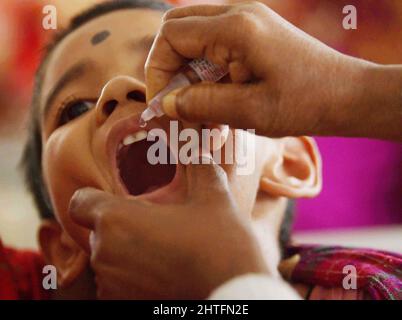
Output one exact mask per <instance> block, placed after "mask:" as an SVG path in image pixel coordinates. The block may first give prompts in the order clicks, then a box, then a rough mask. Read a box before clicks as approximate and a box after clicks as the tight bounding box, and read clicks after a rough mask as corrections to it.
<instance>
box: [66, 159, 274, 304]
mask: <svg viewBox="0 0 402 320" xmlns="http://www.w3.org/2000/svg"><path fill="white" fill-rule="evenodd" d="M187 170H188V177H189V180H188V187H189V188H188V193H189V194H188V197H187V199H186V201H185V202H184V203H180V204H169V205H160V204H155V203H149V202H145V201H141V200H136V199H129V198H127V199H122V198H121V197H118V196H114V195H111V194H107V193H105V192H102V191H99V190H95V189H91V188H85V189H81V190H78V191H77V192H76V193H75V194H74V196H73V197H72V199H71V202H70V214H71V216H72V218H73V220H74V221H75V222H76V223H78V224H80V225H82V226H84V227H86V228H89V229H91V230H92V232H91V241H90V247H91V266H92V269H93V271H94V273H95V275H96V284H97V294H98V297H99V298H107V299H119V298H120V299H203V298H206V297H207V296H208V295H209V294H210V293H211V291H212V290H213V289H215V288H216V287H218V286H219V285H221V284H223V283H224V282H225V281H227V280H229V279H231V278H233V277H235V276H238V275H242V274H246V273H265V274H269V270H268V268H267V266H266V265H265V263H264V260H263V258H262V255H261V252H260V249H259V247H258V244H257V242H256V240H255V239H254V237H253V235H252V233H251V230H250V229H249V225H248V223H247V222H246V220H245V219H244V218H243V217H242V216H241V214H240V213H239V212H238V209H237V206H236V203H235V201H234V199H233V197H232V194H231V191H230V190H229V186H228V182H227V176H226V173H225V172H224V170H223V169H222V168H221V167H220V166H218V165H217V164H213V163H211V164H199V165H189V166H187ZM200 190H202V192H199V191H200Z"/></svg>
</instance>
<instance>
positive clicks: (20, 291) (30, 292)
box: [0, 240, 49, 300]
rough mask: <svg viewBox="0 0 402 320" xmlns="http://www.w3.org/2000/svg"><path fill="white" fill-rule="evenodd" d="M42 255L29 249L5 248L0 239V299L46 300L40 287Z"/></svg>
mask: <svg viewBox="0 0 402 320" xmlns="http://www.w3.org/2000/svg"><path fill="white" fill-rule="evenodd" d="M43 266H44V261H43V258H42V256H41V255H40V254H39V253H37V252H33V251H29V250H15V249H10V248H5V247H4V246H3V244H2V242H1V240H0V300H20V299H21V300H46V299H49V293H48V292H47V291H45V290H44V289H43V287H42V269H43Z"/></svg>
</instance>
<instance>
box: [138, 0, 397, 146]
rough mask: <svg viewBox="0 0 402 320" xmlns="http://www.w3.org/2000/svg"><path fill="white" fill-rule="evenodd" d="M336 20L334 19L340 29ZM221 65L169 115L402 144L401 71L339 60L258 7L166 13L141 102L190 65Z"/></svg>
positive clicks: (179, 97)
mask: <svg viewBox="0 0 402 320" xmlns="http://www.w3.org/2000/svg"><path fill="white" fill-rule="evenodd" d="M340 23H341V22H340ZM201 57H205V58H207V59H209V60H210V61H212V62H214V63H216V64H219V65H221V66H225V67H227V68H228V71H229V76H230V79H229V80H230V83H201V84H196V85H191V86H188V87H186V88H183V89H177V90H175V91H174V92H172V93H171V94H169V95H167V96H166V97H165V98H164V99H163V108H164V110H165V112H166V113H167V114H168V115H169V116H171V117H173V118H181V119H183V120H187V121H191V122H200V123H219V124H229V125H231V126H232V127H235V128H243V129H246V128H253V129H256V133H257V134H261V135H265V136H271V137H279V136H292V135H293V136H298V135H339V136H365V137H375V138H385V139H402V129H401V128H402V117H401V116H400V112H401V110H402V98H401V92H402V68H401V67H400V66H388V67H386V66H380V65H377V64H374V63H369V62H367V61H364V60H360V59H355V58H352V57H349V56H346V55H343V54H341V53H339V52H337V51H335V50H333V49H331V48H329V47H328V46H326V45H324V44H323V43H321V42H319V41H318V40H316V39H314V38H312V37H311V36H309V35H307V34H306V33H304V32H303V31H301V30H299V29H297V28H296V27H295V26H293V25H291V24H290V23H289V22H287V21H286V20H284V19H283V18H281V17H280V16H279V15H277V14H276V13H275V12H273V11H272V10H270V9H269V8H268V7H267V6H265V5H263V4H261V3H258V2H249V3H243V4H238V5H215V6H214V5H199V6H190V7H182V8H176V9H172V10H170V11H168V12H167V13H166V14H165V16H164V22H163V25H162V27H161V29H160V32H159V34H158V36H157V38H156V40H155V42H154V45H153V48H152V50H151V52H150V54H149V56H148V60H147V63H146V68H145V71H146V82H147V99H148V100H149V99H151V98H152V97H153V96H154V95H155V94H156V93H157V92H158V91H160V90H161V89H162V88H163V87H165V86H166V84H167V83H168V81H169V79H170V78H171V77H172V76H173V75H174V74H176V73H177V72H178V70H179V69H180V68H181V67H182V66H183V65H184V64H186V63H187V62H188V61H189V59H194V58H201Z"/></svg>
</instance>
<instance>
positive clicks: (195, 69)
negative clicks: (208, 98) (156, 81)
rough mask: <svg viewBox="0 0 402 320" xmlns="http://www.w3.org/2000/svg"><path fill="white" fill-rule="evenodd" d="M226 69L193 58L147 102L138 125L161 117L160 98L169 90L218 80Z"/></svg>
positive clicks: (204, 60) (225, 72)
mask: <svg viewBox="0 0 402 320" xmlns="http://www.w3.org/2000/svg"><path fill="white" fill-rule="evenodd" d="M227 73H228V72H227V70H225V69H224V68H222V67H221V66H218V65H216V64H214V63H212V62H210V61H208V60H207V59H195V60H192V61H191V62H190V63H188V64H187V65H186V66H184V67H183V68H182V69H181V70H180V72H179V73H178V74H177V75H175V76H174V77H173V78H172V79H171V80H170V81H169V83H168V85H167V86H166V87H165V88H164V89H162V90H161V91H160V92H159V93H158V94H157V95H156V96H155V97H154V98H152V100H151V101H150V102H149V105H148V107H147V108H146V109H145V111H144V112H143V113H142V114H141V118H140V126H141V127H145V126H146V123H147V121H149V120H151V119H153V118H154V117H161V116H163V115H164V112H163V110H162V99H163V97H164V96H166V95H167V94H168V93H169V92H171V91H173V90H175V89H177V88H182V87H186V86H189V85H191V84H195V83H198V82H201V81H208V82H218V81H219V80H221V79H222V78H223V77H224V76H225V75H226V74H227Z"/></svg>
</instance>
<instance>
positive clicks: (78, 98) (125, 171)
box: [41, 9, 318, 250]
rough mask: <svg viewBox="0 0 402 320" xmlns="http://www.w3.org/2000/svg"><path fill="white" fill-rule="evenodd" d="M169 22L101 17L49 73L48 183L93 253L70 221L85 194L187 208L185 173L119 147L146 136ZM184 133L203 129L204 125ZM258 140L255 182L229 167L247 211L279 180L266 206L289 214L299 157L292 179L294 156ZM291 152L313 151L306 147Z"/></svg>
mask: <svg viewBox="0 0 402 320" xmlns="http://www.w3.org/2000/svg"><path fill="white" fill-rule="evenodd" d="M161 18H162V13H161V12H158V11H154V10H147V9H130V10H120V11H115V12H112V13H109V14H106V15H104V16H101V17H98V18H96V19H94V20H92V21H90V22H89V23H87V24H85V25H84V26H82V27H80V28H78V29H77V30H75V31H74V32H72V33H71V34H69V35H68V36H67V37H66V38H65V39H63V40H62V42H61V43H60V44H59V45H58V46H57V48H56V49H55V51H54V52H53V54H52V56H51V57H50V60H49V63H48V65H47V66H46V71H45V76H44V80H43V90H42V94H41V116H42V142H43V146H44V147H43V157H42V159H43V163H42V165H43V172H44V179H45V183H46V185H47V188H48V190H49V193H50V197H51V200H52V204H53V208H54V210H55V214H56V217H57V220H58V222H59V223H60V224H61V226H62V228H63V229H64V230H65V231H66V232H67V234H68V236H69V237H71V238H72V239H74V240H75V242H77V243H78V244H79V245H80V246H81V247H82V248H84V249H85V250H88V234H89V231H88V230H86V229H84V228H81V227H79V226H78V225H76V224H75V223H74V222H72V220H71V218H70V216H69V214H68V205H69V201H70V198H71V196H72V195H73V193H74V192H75V191H76V190H77V189H79V188H82V187H87V186H90V187H95V188H98V189H102V190H105V191H107V192H111V193H114V194H118V195H122V196H136V197H141V198H144V199H149V200H151V201H157V202H166V201H180V200H181V199H183V198H184V197H185V195H186V187H187V185H186V181H187V179H186V170H185V167H184V166H182V165H180V164H179V165H177V166H175V165H160V166H151V165H150V164H149V163H148V162H147V161H146V152H147V147H148V146H149V145H150V144H152V142H146V141H145V140H143V141H140V142H136V143H133V144H132V145H130V146H129V147H125V148H123V149H120V147H119V146H121V143H122V141H123V139H124V138H125V137H126V136H127V135H128V134H132V133H135V132H138V131H139V130H140V128H139V126H138V118H139V116H140V114H141V112H142V111H143V110H144V109H145V107H146V104H145V98H144V97H145V83H144V64H145V60H146V58H147V55H148V52H149V50H150V47H151V44H152V41H153V38H154V36H155V35H156V33H157V32H158V28H159V27H160V24H161ZM63 108H64V109H63ZM181 125H182V126H184V127H189V126H191V127H193V128H196V129H200V126H199V125H190V124H187V123H181ZM155 127H157V128H162V129H165V131H166V132H169V130H168V128H169V119H168V118H166V117H162V118H158V119H156V120H154V121H151V122H150V123H149V124H148V126H147V129H150V128H155ZM256 140H257V141H256V143H257V145H256V149H257V150H258V153H257V154H256V159H255V163H256V166H255V173H254V174H251V175H247V176H238V175H237V174H236V170H235V165H223V168H224V169H225V170H226V172H227V173H228V176H229V181H230V184H231V187H232V190H233V192H234V194H235V196H236V197H237V199H238V202H239V205H240V206H241V208H242V209H243V210H244V212H245V214H247V215H250V216H251V213H252V211H253V208H254V204H255V202H256V201H255V197H256V193H257V190H258V189H259V185H260V180H261V177H264V176H267V177H268V179H278V181H276V182H275V183H273V184H269V183H266V184H265V185H264V186H265V189H267V190H269V192H268V191H267V194H269V195H268V196H267V197H266V198H265V201H269V203H270V204H269V206H271V207H272V208H273V207H275V205H276V204H275V202H274V201H272V199H278V201H279V202H280V203H281V208H282V209H283V203H284V199H285V198H284V197H286V196H288V194H286V193H283V191H281V192H282V193H280V192H279V191H278V192H279V193H278V194H276V193H275V192H276V190H277V189H276V187H277V185H278V183H279V179H282V178H283V176H285V175H288V174H289V172H290V173H292V174H295V173H294V172H293V171H295V170H296V171H297V170H299V168H298V166H297V165H295V163H296V162H297V161H296V160H295V159H294V158H295V157H294V156H293V159H292V162H291V163H290V164H291V168H290V171H289V170H282V169H281V167H280V165H279V166H276V163H281V162H282V163H283V157H284V155H283V153H284V150H286V148H285V147H283V145H284V143H283V141H282V140H273V139H266V138H256ZM301 144H302V145H303V143H301ZM291 146H292V147H293V148H296V149H297V150H299V149H298V148H301V149H303V150H304V149H308V148H304V147H303V146H300V143H299V145H297V144H294V143H293V144H291ZM301 149H300V150H301ZM305 153H309V151H306V150H304V151H303V154H305ZM310 153H311V152H310ZM311 157H314V156H311V155H310V158H311ZM279 158H281V159H279ZM296 158H297V157H296ZM313 162H314V161H313ZM317 167H318V166H317ZM310 169H311V168H309V167H308V165H306V166H302V167H300V172H302V173H301V174H300V177H297V178H300V180H305V179H310V178H309V177H308V175H309V170H310ZM275 170H277V171H278V172H274V171H275ZM311 170H312V169H311ZM276 175H278V177H277V178H276ZM151 180H152V181H151ZM294 181H295V180H294ZM296 182H297V181H296ZM289 183H290V182H289ZM292 183H294V182H292ZM154 189H157V190H154ZM263 189H264V188H263ZM153 190H154V191H153ZM281 190H282V189H281ZM200 192H202V190H200ZM290 196H291V194H290ZM279 202H278V203H279ZM275 208H277V207H275ZM257 219H259V220H264V217H263V216H261V215H259V216H258V217H257ZM280 220H281V214H280V215H278V217H276V218H273V219H272V218H270V221H271V222H272V221H273V222H272V224H273V226H274V227H273V228H274V229H275V230H276V231H277V229H278V228H279V225H280ZM275 236H276V234H275Z"/></svg>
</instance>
